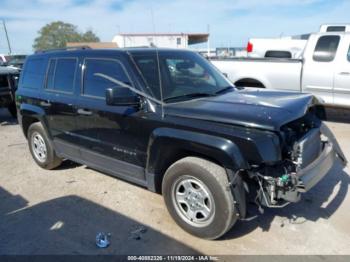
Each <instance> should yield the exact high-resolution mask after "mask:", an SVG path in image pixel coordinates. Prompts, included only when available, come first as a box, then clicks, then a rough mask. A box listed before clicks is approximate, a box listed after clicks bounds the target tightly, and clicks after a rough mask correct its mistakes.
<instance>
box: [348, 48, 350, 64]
mask: <svg viewBox="0 0 350 262" xmlns="http://www.w3.org/2000/svg"><path fill="white" fill-rule="evenodd" d="M348 61H349V62H350V46H349V49H348Z"/></svg>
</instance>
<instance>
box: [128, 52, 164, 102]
mask: <svg viewBox="0 0 350 262" xmlns="http://www.w3.org/2000/svg"><path fill="white" fill-rule="evenodd" d="M134 61H135V63H136V64H137V66H138V69H139V70H140V71H141V75H142V77H143V80H144V81H145V82H146V85H147V87H148V88H149V90H150V92H151V93H152V94H153V96H154V97H155V98H157V99H159V100H160V99H161V98H160V85H159V70H158V65H157V57H156V56H155V55H135V56H134Z"/></svg>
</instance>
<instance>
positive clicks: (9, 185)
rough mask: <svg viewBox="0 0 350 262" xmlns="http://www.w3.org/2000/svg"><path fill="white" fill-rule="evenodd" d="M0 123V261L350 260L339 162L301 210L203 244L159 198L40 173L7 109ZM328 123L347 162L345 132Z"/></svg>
mask: <svg viewBox="0 0 350 262" xmlns="http://www.w3.org/2000/svg"><path fill="white" fill-rule="evenodd" d="M0 123H1V125H0V137H1V144H0V254H212V255H220V254H221V255H223V254H324V255H326V254H350V245H349V243H350V226H349V221H350V195H348V194H347V193H348V189H349V183H350V178H349V171H350V170H349V168H348V167H347V168H346V169H343V168H342V167H341V165H340V164H339V163H338V164H337V165H336V166H335V167H334V169H333V170H332V172H331V173H330V174H329V175H328V176H327V177H326V178H325V179H324V180H322V181H321V182H320V183H319V184H318V185H317V186H316V187H315V188H313V189H312V190H311V191H310V192H309V193H307V194H306V195H305V196H304V198H303V199H302V201H300V202H299V203H297V204H291V205H290V206H288V207H286V208H284V209H276V210H265V214H264V215H263V216H260V217H258V218H257V219H255V220H253V221H250V222H246V221H245V222H243V221H240V222H238V223H237V224H236V225H235V226H234V228H233V229H232V230H231V231H230V232H229V233H228V234H227V235H226V236H225V237H224V238H222V239H220V240H216V241H207V240H201V239H198V238H195V237H193V236H191V235H189V234H187V233H186V232H184V231H183V230H182V229H181V228H179V227H178V226H177V225H176V224H175V222H174V221H173V220H172V219H171V218H170V216H169V214H168V213H167V211H166V208H165V206H164V203H163V199H162V197H161V196H160V195H158V194H155V193H152V192H149V191H147V190H145V189H143V188H141V187H138V186H135V185H132V184H129V183H127V182H124V181H122V180H118V179H115V178H113V177H110V176H108V175H104V174H102V173H100V172H97V171H94V170H92V169H90V168H87V167H86V166H81V165H77V164H75V163H72V162H65V163H64V165H63V166H62V167H60V168H59V169H57V170H54V171H46V170H43V169H41V168H39V167H38V166H37V165H36V164H35V163H34V161H33V160H32V158H31V156H30V153H29V150H28V147H27V144H26V140H25V139H24V137H23V134H22V132H21V130H20V128H19V126H18V124H17V123H16V122H15V121H14V120H12V119H11V118H10V116H9V115H8V114H7V112H6V111H5V110H0ZM328 124H329V126H330V127H331V129H332V130H333V132H334V133H335V135H336V137H337V139H338V141H339V143H340V145H341V146H342V148H343V150H344V152H345V154H346V155H347V157H348V158H349V159H350V132H349V128H350V125H349V124H342V123H332V122H330V123H328ZM101 231H102V232H109V233H111V245H110V246H109V247H108V248H106V249H98V248H97V247H96V245H95V236H96V234H97V233H98V232H101Z"/></svg>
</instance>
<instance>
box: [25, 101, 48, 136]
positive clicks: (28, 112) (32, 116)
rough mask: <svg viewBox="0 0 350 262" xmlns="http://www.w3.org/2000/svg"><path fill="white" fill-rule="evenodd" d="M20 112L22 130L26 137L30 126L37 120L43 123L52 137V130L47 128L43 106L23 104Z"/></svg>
mask: <svg viewBox="0 0 350 262" xmlns="http://www.w3.org/2000/svg"><path fill="white" fill-rule="evenodd" d="M19 113H20V114H19V117H18V121H19V123H20V125H21V126H22V131H23V134H24V136H25V137H26V138H27V135H28V129H29V127H30V126H31V125H32V124H33V123H36V122H40V123H41V124H42V125H43V127H44V129H45V131H46V132H47V134H48V136H49V138H51V136H50V132H48V130H47V125H46V124H45V123H46V122H45V118H44V115H45V111H44V110H43V109H42V108H40V107H37V106H33V105H29V104H22V105H21V106H20V108H19Z"/></svg>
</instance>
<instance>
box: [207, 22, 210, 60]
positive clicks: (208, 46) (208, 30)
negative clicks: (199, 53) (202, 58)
mask: <svg viewBox="0 0 350 262" xmlns="http://www.w3.org/2000/svg"><path fill="white" fill-rule="evenodd" d="M207 32H208V41H207V55H208V58H209V57H210V43H209V36H210V25H209V24H208V25H207Z"/></svg>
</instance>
